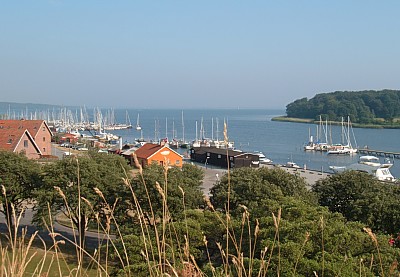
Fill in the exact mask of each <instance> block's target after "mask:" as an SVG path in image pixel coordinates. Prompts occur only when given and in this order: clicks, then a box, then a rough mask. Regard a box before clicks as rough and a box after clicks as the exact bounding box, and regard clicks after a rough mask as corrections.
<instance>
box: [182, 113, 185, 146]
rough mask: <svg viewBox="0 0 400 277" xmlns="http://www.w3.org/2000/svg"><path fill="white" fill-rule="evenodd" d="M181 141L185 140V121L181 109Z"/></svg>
mask: <svg viewBox="0 0 400 277" xmlns="http://www.w3.org/2000/svg"><path fill="white" fill-rule="evenodd" d="M182 141H183V142H185V122H184V121H183V110H182Z"/></svg>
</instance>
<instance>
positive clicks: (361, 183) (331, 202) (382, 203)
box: [313, 171, 400, 234]
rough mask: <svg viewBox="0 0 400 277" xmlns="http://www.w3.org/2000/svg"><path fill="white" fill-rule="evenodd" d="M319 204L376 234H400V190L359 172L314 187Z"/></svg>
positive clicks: (350, 172)
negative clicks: (370, 229) (360, 223)
mask: <svg viewBox="0 0 400 277" xmlns="http://www.w3.org/2000/svg"><path fill="white" fill-rule="evenodd" d="M313 191H314V192H316V193H317V195H318V199H319V203H320V204H321V205H322V206H326V207H328V208H329V210H330V211H332V212H339V213H341V214H343V215H344V216H345V217H346V218H347V219H348V220H352V221H360V222H362V223H363V224H365V225H367V226H369V227H370V228H372V229H373V230H374V231H375V232H378V231H381V232H385V233H391V234H396V233H398V232H399V231H400V217H399V216H398V212H397V211H398V210H399V209H400V196H399V195H400V188H399V187H398V186H393V185H392V184H386V183H383V182H380V181H378V180H377V179H375V178H374V177H373V176H371V175H369V174H367V173H363V172H357V171H348V172H344V173H342V174H335V175H333V176H331V177H329V178H326V179H323V180H320V181H318V182H317V183H316V184H315V186H314V187H313Z"/></svg>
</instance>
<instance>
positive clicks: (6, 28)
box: [0, 0, 400, 109]
mask: <svg viewBox="0 0 400 277" xmlns="http://www.w3.org/2000/svg"><path fill="white" fill-rule="evenodd" d="M399 11H400V1H367V0H363V1H349V0H343V1H338V0H335V1H299V0H294V1H278V0H277V1H266V0H264V1H233V0H230V1H223V0H210V1H207V0H201V1H187V0H185V1H184V0H182V1H167V0H164V1H133V0H129V1H122V0H118V1H100V0H93V1H89V0H81V1H72V0H68V1H67V0H65V1H62V0H58V1H57V0H53V1H51V0H48V1H45V0H30V1H3V0H0V95H1V99H0V101H8V102H21V103H44V104H58V105H83V104H85V105H87V106H100V107H115V108H117V107H132V108H160V107H164V108H198V107H211V108H219V107H241V108H282V109H283V108H285V106H286V104H288V103H290V102H292V101H293V100H295V99H298V98H302V97H308V98H311V97H313V96H314V95H315V94H316V93H321V92H331V91H336V90H364V89H377V90H379V89H384V88H390V89H399V88H400V74H399V73H400V70H399V67H400V19H399Z"/></svg>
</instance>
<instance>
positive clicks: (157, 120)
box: [113, 109, 400, 177]
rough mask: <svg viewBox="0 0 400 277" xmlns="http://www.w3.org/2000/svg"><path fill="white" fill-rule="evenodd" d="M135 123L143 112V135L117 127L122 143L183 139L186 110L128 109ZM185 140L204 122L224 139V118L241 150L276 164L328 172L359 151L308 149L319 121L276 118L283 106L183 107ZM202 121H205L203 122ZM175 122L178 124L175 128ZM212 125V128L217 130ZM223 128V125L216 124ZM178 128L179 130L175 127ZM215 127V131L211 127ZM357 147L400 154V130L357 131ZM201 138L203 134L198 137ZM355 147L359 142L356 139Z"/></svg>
mask: <svg viewBox="0 0 400 277" xmlns="http://www.w3.org/2000/svg"><path fill="white" fill-rule="evenodd" d="M127 111H128V114H129V117H130V120H131V123H132V124H133V125H135V124H136V121H137V115H138V113H139V114H140V125H141V126H142V133H141V132H139V131H137V130H136V129H130V130H120V131H113V133H115V134H118V135H120V136H122V138H123V141H127V142H133V141H134V139H135V138H140V137H141V136H142V137H143V138H144V139H156V138H165V137H168V138H170V139H171V138H172V136H173V134H174V135H175V137H176V138H178V139H180V138H182V132H183V128H182V110H127ZM183 113H184V116H183V119H184V131H185V139H186V140H193V139H195V138H196V121H197V133H199V132H200V129H201V121H203V127H204V135H205V137H208V138H211V137H214V139H216V138H219V139H221V140H222V139H223V121H224V119H225V120H226V121H227V124H228V136H229V139H230V140H232V141H234V142H235V146H236V148H239V149H241V150H244V151H262V152H263V153H264V154H265V155H266V156H267V157H268V158H270V159H272V160H273V161H274V163H279V164H285V163H286V162H287V161H290V160H293V161H294V162H296V163H297V164H298V165H300V166H303V165H304V164H305V165H306V166H307V168H312V169H318V170H323V171H329V166H330V165H349V164H351V163H354V162H357V160H358V157H359V156H358V155H354V156H332V155H327V154H326V153H321V152H305V151H304V150H303V146H304V144H305V143H306V142H307V141H308V135H309V131H310V132H311V134H312V135H314V136H315V133H316V125H314V124H303V123H289V122H276V121H271V118H272V117H274V116H277V115H283V114H284V111H283V110H242V109H232V110H229V109H226V110H224V109H222V110H184V111H183ZM115 116H116V118H117V121H118V122H121V123H124V122H125V118H126V110H115ZM202 119H203V120H202ZM173 126H174V128H173ZM212 127H213V128H212ZM217 127H218V128H217ZM173 129H174V131H173ZM212 130H213V131H212ZM353 132H354V136H355V139H356V142H357V145H358V146H361V147H363V146H365V145H368V147H369V148H370V149H377V150H386V151H394V152H400V144H399V137H400V130H399V129H396V130H392V129H360V128H354V129H353ZM340 133H341V128H340V127H339V126H332V131H331V134H332V139H333V142H336V143H339V142H340ZM197 137H198V138H200V135H199V134H198V135H197ZM352 144H353V146H354V142H352ZM393 163H394V166H393V167H392V169H391V172H392V174H393V175H394V176H395V177H400V159H395V160H393Z"/></svg>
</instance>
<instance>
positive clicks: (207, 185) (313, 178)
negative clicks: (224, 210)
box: [201, 165, 330, 195]
mask: <svg viewBox="0 0 400 277" xmlns="http://www.w3.org/2000/svg"><path fill="white" fill-rule="evenodd" d="M263 166H265V167H268V168H281V169H282V170H284V171H286V172H289V173H291V174H298V175H300V177H303V178H305V180H306V182H307V184H308V185H309V186H310V187H311V186H312V185H313V184H315V183H316V182H317V181H318V180H320V179H323V178H326V177H329V176H330V174H329V173H326V172H321V171H316V170H308V169H301V168H299V169H296V168H288V167H285V166H281V165H263ZM201 167H202V168H203V169H204V173H205V177H204V181H203V192H204V193H205V194H206V195H209V194H210V189H211V188H212V187H213V185H214V184H215V183H216V181H217V179H218V178H220V177H222V176H223V175H224V174H226V172H227V170H226V169H221V168H215V167H211V168H210V167H208V168H205V167H204V166H201ZM216 174H218V175H216Z"/></svg>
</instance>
